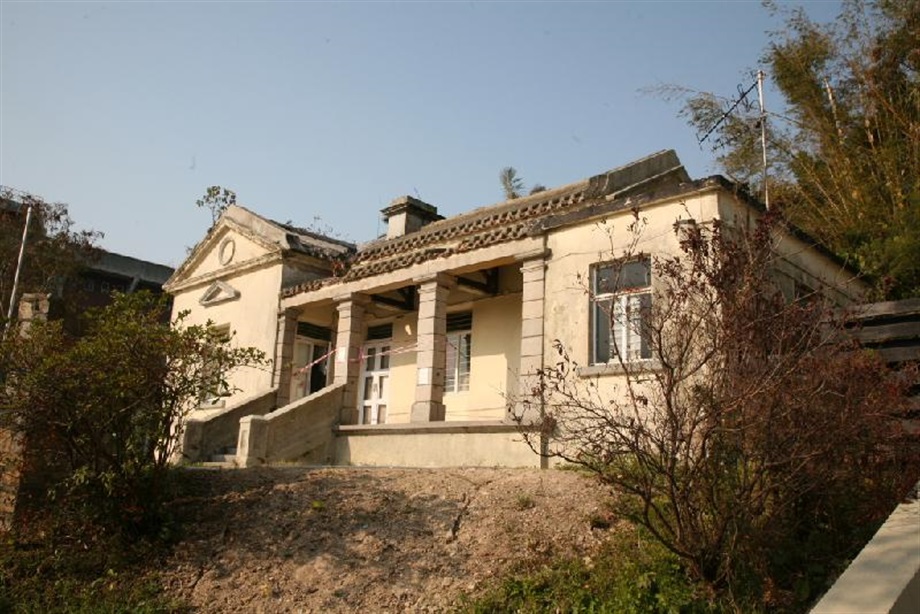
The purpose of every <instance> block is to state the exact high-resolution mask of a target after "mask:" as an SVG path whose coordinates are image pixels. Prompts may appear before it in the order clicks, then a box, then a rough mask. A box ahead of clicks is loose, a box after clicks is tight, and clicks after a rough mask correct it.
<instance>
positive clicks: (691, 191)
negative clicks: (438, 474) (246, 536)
mask: <svg viewBox="0 0 920 614" xmlns="http://www.w3.org/2000/svg"><path fill="white" fill-rule="evenodd" d="M636 208H638V210H639V211H640V212H641V216H642V217H643V218H644V219H645V220H646V225H645V228H644V230H643V232H642V235H641V237H640V239H639V241H640V243H639V245H638V246H637V247H638V250H639V251H640V252H641V253H643V254H647V255H649V257H654V256H655V255H656V254H673V253H675V252H676V251H677V250H678V249H679V243H678V239H677V237H676V235H675V224H679V223H681V222H691V221H692V222H696V223H707V222H710V221H712V220H715V219H721V220H723V221H724V222H725V223H727V224H749V223H750V222H751V220H753V219H755V218H756V217H757V216H758V215H760V213H761V209H760V207H759V205H758V204H757V203H756V202H754V201H752V200H751V199H750V198H748V197H746V196H744V195H743V194H742V193H741V192H739V191H738V190H737V189H736V188H735V186H734V185H733V184H731V183H730V182H728V181H727V180H725V179H724V178H721V177H711V178H707V179H703V180H697V181H693V180H691V179H690V177H689V176H688V174H687V172H686V170H685V169H684V167H683V166H682V165H681V163H680V161H679V159H678V157H677V155H676V154H675V153H674V152H673V151H663V152H659V153H656V154H654V155H651V156H649V157H646V158H643V159H641V160H638V161H635V162H633V163H631V164H628V165H626V166H622V167H620V168H616V169H614V170H611V171H609V172H606V173H602V174H600V175H596V176H594V177H591V178H589V179H585V180H582V181H579V182H576V183H572V184H569V185H566V186H562V187H559V188H555V189H550V190H546V191H544V192H539V193H536V194H532V195H529V196H525V197H522V198H518V199H514V200H509V201H506V202H503V203H499V204H496V205H493V206H489V207H484V208H481V209H476V210H474V211H471V212H469V213H466V214H462V215H458V216H455V217H451V218H447V219H445V218H443V217H442V216H441V215H439V214H438V212H437V208H436V207H435V206H433V205H431V204H428V203H425V202H422V201H420V200H418V199H416V198H413V197H410V196H405V197H402V198H399V199H396V200H395V201H393V203H392V204H391V205H390V206H388V207H387V208H385V209H384V210H383V212H382V213H383V215H384V217H385V219H386V222H387V233H386V236H385V237H381V238H379V239H377V240H375V241H371V242H369V243H367V244H364V245H361V246H354V245H351V244H348V243H344V242H341V241H336V240H333V239H330V238H328V237H324V236H321V235H318V234H315V233H311V232H308V231H305V230H302V229H299V228H295V227H292V226H290V225H288V224H280V223H277V222H273V221H271V220H267V219H265V218H262V217H260V216H258V215H257V214H255V213H253V212H250V211H248V210H246V209H244V208H242V207H237V206H231V207H230V208H229V209H228V210H227V211H226V212H225V213H224V214H223V216H222V217H221V218H220V219H219V221H218V222H217V224H216V225H215V226H214V227H213V228H212V229H211V230H210V231H209V233H208V235H207V236H206V237H205V239H204V240H203V241H202V242H201V243H200V244H199V245H198V246H197V247H196V248H195V250H194V251H193V252H192V253H191V254H190V256H189V258H188V260H187V261H186V262H185V263H184V264H183V265H182V266H181V267H179V268H178V269H177V270H176V272H175V274H174V275H173V276H172V278H171V279H170V280H169V282H168V283H167V284H166V286H165V287H166V289H167V290H168V291H169V292H170V293H172V294H173V296H174V309H175V312H179V311H182V310H188V311H189V312H190V314H189V320H190V321H192V322H200V323H203V322H206V321H210V322H212V325H214V326H216V327H221V328H223V329H225V330H227V331H228V332H229V331H231V330H232V331H235V337H234V341H233V342H234V343H239V344H242V345H251V346H255V347H258V348H261V349H262V350H264V351H265V352H266V354H267V355H269V356H270V357H273V364H272V367H271V368H270V369H267V370H244V371H241V372H239V373H237V374H234V376H233V378H234V379H233V380H232V381H233V384H234V386H235V387H236V388H238V389H239V392H236V393H234V394H233V395H230V396H227V397H222V398H219V399H216V400H215V399H212V400H209V402H208V403H207V404H204V405H203V406H202V408H201V409H199V410H197V411H196V412H194V415H193V416H192V418H191V420H190V421H189V423H188V426H187V428H186V431H185V435H184V440H183V453H184V455H185V457H186V458H187V459H189V460H207V459H208V458H211V457H213V456H215V455H220V454H224V455H226V454H230V455H232V458H233V460H235V461H236V462H237V463H239V464H240V465H243V466H251V465H256V464H260V463H265V462H275V461H300V462H307V463H318V464H327V463H332V464H370V465H410V466H450V465H489V466H491V465H505V466H524V465H530V466H539V465H540V463H541V460H540V458H539V457H538V456H537V455H535V454H533V452H532V451H530V449H529V448H528V447H527V446H526V445H525V444H524V443H523V442H522V441H521V437H520V434H519V432H518V430H517V428H518V427H517V425H515V424H514V422H513V421H512V420H511V419H510V415H509V411H513V409H514V408H513V407H510V406H509V402H510V403H512V404H513V400H514V399H515V397H516V396H517V392H518V391H519V390H526V388H524V387H526V386H527V385H528V377H529V376H530V375H531V374H533V373H534V372H535V370H537V369H539V368H540V367H541V366H543V364H544V361H547V360H551V359H552V358H551V357H550V352H551V348H552V341H553V340H554V339H559V340H562V341H563V342H564V343H565V344H566V345H567V346H568V347H569V348H570V350H571V353H572V355H573V356H574V357H575V358H576V360H577V361H578V363H579V364H581V365H584V366H583V367H581V370H580V371H579V374H578V375H579V376H581V377H599V378H600V380H601V381H603V380H604V379H605V378H616V377H621V376H622V374H621V373H619V370H618V369H617V368H616V367H615V366H613V365H611V364H610V359H611V356H610V345H611V343H617V344H622V345H619V347H621V348H626V351H627V354H628V360H630V361H642V360H645V359H647V356H645V355H644V353H643V352H644V350H643V344H642V340H641V339H640V338H639V336H638V335H637V334H636V333H635V328H633V327H629V326H619V327H617V326H614V327H610V326H609V325H608V323H607V319H606V318H599V317H597V314H598V313H601V309H602V308H609V306H610V305H611V304H614V303H622V305H623V307H624V308H626V309H629V306H630V305H632V304H641V302H642V301H644V300H648V298H647V297H648V296H650V292H651V287H652V285H653V284H654V283H655V280H654V279H652V276H651V269H650V267H649V266H648V261H643V260H639V261H636V262H635V263H633V264H632V265H631V266H632V269H634V270H631V271H629V274H630V275H634V277H635V280H636V283H635V284H633V285H632V286H631V288H630V291H629V292H628V293H622V294H611V295H609V296H608V295H605V294H596V293H591V292H588V289H589V288H590V287H592V285H593V284H594V283H595V281H596V280H597V279H599V278H600V277H602V276H603V275H604V273H605V270H607V269H606V266H608V265H607V264H605V263H609V262H610V260H611V258H613V257H614V256H615V254H616V252H617V250H620V249H622V247H623V246H625V245H626V243H627V242H628V241H629V240H630V237H629V235H628V231H627V228H626V227H627V223H628V220H629V219H630V218H631V216H632V211H633V210H634V209H636ZM779 250H780V252H781V253H782V254H783V256H784V261H783V262H782V263H780V265H778V270H777V274H778V275H779V276H780V277H781V279H782V280H783V283H784V284H786V285H788V286H789V287H790V288H791V289H794V288H799V287H808V288H811V289H814V290H817V291H820V292H821V293H823V294H824V295H825V296H827V297H828V298H829V299H830V300H832V301H834V302H837V303H840V304H846V303H849V302H851V301H853V300H856V299H858V298H859V296H860V295H861V293H862V291H863V286H862V284H861V282H859V281H858V280H856V279H855V278H854V277H853V274H852V272H851V271H849V270H848V269H846V268H844V267H843V266H842V265H841V264H840V263H839V262H838V261H836V260H835V259H834V258H833V257H831V256H830V255H829V254H827V253H826V252H824V251H822V250H820V249H818V248H817V247H816V246H815V245H813V244H811V243H810V242H809V241H807V239H805V238H803V237H801V236H799V235H796V234H793V233H790V234H788V235H786V236H783V237H781V238H780V244H779ZM224 458H226V456H224Z"/></svg>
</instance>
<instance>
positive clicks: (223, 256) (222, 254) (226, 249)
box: [217, 238, 236, 265]
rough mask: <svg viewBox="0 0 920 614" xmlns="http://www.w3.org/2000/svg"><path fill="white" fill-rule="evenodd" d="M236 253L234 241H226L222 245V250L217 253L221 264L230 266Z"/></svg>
mask: <svg viewBox="0 0 920 614" xmlns="http://www.w3.org/2000/svg"><path fill="white" fill-rule="evenodd" d="M235 253H236V243H235V242H234V241H233V239H229V238H228V239H224V242H223V243H221V244H220V249H219V250H218V252H217V257H218V258H219V259H220V263H221V264H225V265H226V264H230V262H231V261H232V260H233V255H234V254H235Z"/></svg>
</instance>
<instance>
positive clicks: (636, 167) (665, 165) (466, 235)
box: [281, 151, 689, 297]
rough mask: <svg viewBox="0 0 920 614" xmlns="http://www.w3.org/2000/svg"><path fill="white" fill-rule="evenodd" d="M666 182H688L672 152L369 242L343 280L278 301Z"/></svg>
mask: <svg viewBox="0 0 920 614" xmlns="http://www.w3.org/2000/svg"><path fill="white" fill-rule="evenodd" d="M640 165H641V167H640ZM665 177H667V178H669V179H670V181H671V183H676V182H678V181H684V180H687V179H689V177H687V175H686V171H685V170H684V168H683V166H681V165H680V161H679V160H678V159H677V156H676V154H674V152H673V151H666V152H659V153H658V154H655V155H653V156H649V157H648V158H644V159H642V160H640V161H638V162H635V163H633V164H630V165H627V166H624V167H621V168H619V169H615V170H613V171H610V172H608V173H604V174H601V175H597V176H595V177H592V178H590V179H585V180H582V181H579V182H576V183H572V184H569V185H566V186H562V187H559V188H555V189H552V190H546V191H544V192H538V193H537V194H532V195H529V196H524V197H521V198H517V199H514V200H509V201H505V202H502V203H499V204H497V205H492V206H489V207H482V208H479V209H476V210H474V211H470V212H468V213H464V214H461V215H457V216H454V217H451V218H447V219H443V220H439V221H437V222H433V223H431V224H428V225H427V226H424V227H422V228H421V229H420V230H417V231H415V232H413V233H410V234H407V235H404V236H401V237H396V238H392V239H378V240H376V241H372V242H370V243H367V244H365V245H362V246H361V247H360V248H358V250H357V252H356V253H355V254H354V256H352V257H351V258H350V259H349V261H348V263H347V268H346V271H345V272H344V274H342V275H340V276H337V277H327V278H323V279H316V280H312V281H309V282H306V283H302V284H298V285H295V286H289V287H287V288H283V289H282V291H281V295H282V297H289V296H294V295H297V294H301V293H303V292H310V291H312V290H316V289H319V288H322V287H324V286H329V285H334V284H339V283H344V282H348V281H353V280H357V279H363V278H366V277H372V276H374V275H381V274H384V273H389V272H391V271H395V270H398V269H401V268H405V267H409V266H413V265H416V264H421V263H423V262H427V261H430V260H434V259H436V258H444V257H447V256H451V255H454V254H460V253H464V252H469V251H473V250H477V249H482V248H485V247H490V246H492V245H497V244H500V243H505V242H508V241H515V240H518V239H523V238H525V237H527V236H528V233H529V232H530V230H531V228H533V227H534V226H535V225H536V224H537V223H538V222H539V221H540V220H543V219H546V218H548V217H550V216H554V215H558V214H561V213H568V212H572V211H576V210H579V209H581V208H583V207H586V206H588V205H590V204H592V203H595V202H598V201H599V200H601V201H602V200H604V199H605V198H608V197H611V196H613V195H616V196H621V195H622V196H625V195H627V194H629V193H632V191H633V190H634V189H637V188H640V187H641V188H642V189H646V188H649V187H651V186H650V185H649V183H650V182H653V181H660V180H663V179H664V178H665Z"/></svg>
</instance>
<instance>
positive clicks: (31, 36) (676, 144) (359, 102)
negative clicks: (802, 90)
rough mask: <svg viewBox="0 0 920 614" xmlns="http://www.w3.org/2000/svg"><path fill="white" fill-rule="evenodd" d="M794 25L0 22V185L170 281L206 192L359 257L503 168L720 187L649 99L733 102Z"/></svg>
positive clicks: (51, 9) (79, 7) (393, 17)
mask: <svg viewBox="0 0 920 614" xmlns="http://www.w3.org/2000/svg"><path fill="white" fill-rule="evenodd" d="M787 6H804V7H805V9H806V10H807V12H808V13H809V14H810V15H812V16H813V17H814V18H816V19H819V20H829V19H831V18H833V16H834V15H836V13H837V12H838V8H839V2H817V1H815V2H800V3H790V4H789V5H787ZM780 25H781V24H780V20H779V19H778V18H775V17H771V15H770V14H769V13H768V12H767V11H766V10H765V9H763V8H762V7H761V6H760V4H759V3H758V2H744V1H733V2H703V1H683V2H681V1H673V2H565V3H563V2H469V1H466V2H162V1H161V2H98V3H85V2H11V1H9V0H0V184H3V185H5V186H9V187H13V188H16V189H20V190H24V191H28V192H32V193H34V194H37V195H39V196H42V197H44V198H45V199H47V200H52V201H62V202H66V203H69V205H70V212H71V215H72V217H73V218H74V219H75V220H76V221H77V224H78V226H79V227H81V228H94V229H96V230H100V231H103V232H104V233H105V238H104V239H103V240H102V242H101V244H102V246H103V247H105V248H107V249H111V250H113V251H117V252H120V253H124V254H127V255H132V256H135V257H139V258H144V259H149V260H153V261H156V262H161V263H164V264H169V265H173V266H175V265H177V264H179V263H180V262H181V261H182V259H183V258H184V257H185V253H186V247H188V246H191V245H194V244H195V242H197V241H198V240H199V239H200V238H201V237H202V236H203V235H204V232H205V231H206V230H207V227H208V226H209V224H210V214H209V213H208V212H206V211H204V210H200V209H197V208H196V207H195V205H194V203H195V200H196V199H197V198H199V197H200V196H201V195H202V194H203V193H204V191H205V189H206V188H207V186H209V185H214V184H219V185H223V186H226V187H230V188H232V189H234V190H236V192H237V193H238V197H239V202H240V203H241V204H244V205H246V206H248V207H250V208H252V209H253V210H255V211H257V212H259V213H262V214H263V215H266V216H268V217H271V218H274V219H277V220H281V221H287V220H291V221H293V222H294V223H297V224H300V225H304V226H307V225H311V224H313V225H314V226H317V227H320V228H324V227H331V228H333V229H335V231H336V232H337V233H338V235H339V236H340V237H341V238H345V239H348V240H351V241H357V242H360V241H366V240H369V239H371V238H373V237H375V236H377V234H378V233H379V232H381V231H382V230H383V227H382V224H381V223H380V222H379V218H380V215H379V213H378V212H379V210H380V209H381V208H382V207H384V206H386V205H387V204H388V203H389V202H390V201H391V200H392V199H394V198H396V197H398V196H400V195H403V194H411V195H416V196H419V197H421V198H422V199H423V200H425V201H426V202H429V203H431V204H434V205H436V206H437V207H438V208H439V211H440V212H441V213H442V214H445V215H452V214H456V213H461V212H463V211H466V210H469V209H472V208H475V207H478V206H482V205H487V204H491V203H493V202H496V201H498V200H500V199H501V189H500V185H499V181H498V173H499V171H500V170H501V168H502V167H505V166H509V165H510V166H514V167H515V168H516V169H517V170H518V172H519V174H520V175H521V176H522V177H523V178H524V180H525V182H526V183H527V184H528V185H531V184H533V183H537V182H539V183H542V184H544V185H546V186H549V187H552V186H556V185H562V184H565V183H569V182H572V181H576V180H578V179H581V178H584V177H588V176H590V175H594V174H597V173H599V172H602V171H604V170H607V169H609V168H613V167H615V166H618V165H620V164H624V163H626V162H629V161H630V160H633V159H635V158H638V157H641V156H644V155H646V154H648V153H652V152H654V151H657V150H660V149H666V148H674V149H676V150H677V152H678V154H679V155H680V157H681V159H682V160H683V162H684V164H685V165H686V166H687V168H688V170H689V172H690V174H691V175H692V176H694V177H699V176H705V175H708V174H712V173H713V172H714V171H715V168H714V166H713V164H712V157H711V155H710V154H709V153H708V152H707V151H704V150H701V149H700V147H699V146H698V145H697V142H696V136H695V134H694V133H693V131H692V130H691V129H690V128H688V127H687V126H686V124H685V123H684V122H683V120H681V119H680V118H678V117H677V113H678V110H679V107H678V105H677V104H676V103H673V102H667V101H665V100H663V99H662V98H660V97H658V96H656V95H653V94H649V93H645V92H643V90H644V89H645V88H649V87H654V86H657V85H661V84H669V83H673V84H680V85H685V86H688V87H692V88H695V89H699V90H710V91H714V92H717V93H721V94H725V95H732V94H733V93H734V92H735V91H736V87H737V86H738V84H740V83H745V84H747V83H749V82H750V79H751V77H750V75H751V71H752V70H756V68H757V66H758V58H759V56H760V53H761V51H762V50H763V48H764V46H765V45H766V44H767V42H768V40H769V38H768V35H767V32H768V31H772V30H775V29H777V28H778V27H779V26H780ZM776 102H777V103H778V99H777V100H776ZM767 104H768V106H769V105H770V97H769V94H768V100H767ZM316 218H319V219H318V220H317V219H316Z"/></svg>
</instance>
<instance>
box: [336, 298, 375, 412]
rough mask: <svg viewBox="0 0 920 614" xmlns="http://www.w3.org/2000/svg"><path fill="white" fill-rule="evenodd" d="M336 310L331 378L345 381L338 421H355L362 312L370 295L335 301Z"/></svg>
mask: <svg viewBox="0 0 920 614" xmlns="http://www.w3.org/2000/svg"><path fill="white" fill-rule="evenodd" d="M337 302H338V305H337V306H336V308H337V309H338V312H339V321H338V327H337V329H336V335H335V364H334V365H333V378H332V381H333V383H334V384H335V385H339V384H345V391H344V396H343V400H342V412H341V414H340V418H339V420H340V422H341V424H357V422H358V376H359V375H360V373H361V363H360V362H359V358H360V354H361V345H362V344H363V342H364V328H365V327H364V315H365V312H366V311H367V305H368V303H369V302H370V298H369V297H367V296H365V295H363V294H352V295H350V296H347V297H342V298H340V299H338V300H337Z"/></svg>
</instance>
